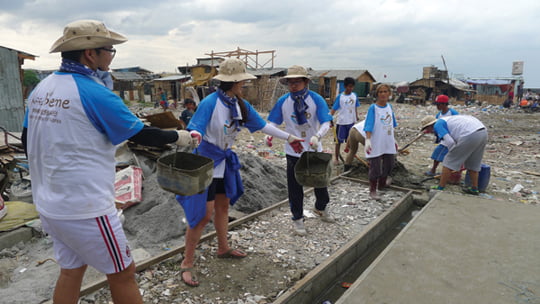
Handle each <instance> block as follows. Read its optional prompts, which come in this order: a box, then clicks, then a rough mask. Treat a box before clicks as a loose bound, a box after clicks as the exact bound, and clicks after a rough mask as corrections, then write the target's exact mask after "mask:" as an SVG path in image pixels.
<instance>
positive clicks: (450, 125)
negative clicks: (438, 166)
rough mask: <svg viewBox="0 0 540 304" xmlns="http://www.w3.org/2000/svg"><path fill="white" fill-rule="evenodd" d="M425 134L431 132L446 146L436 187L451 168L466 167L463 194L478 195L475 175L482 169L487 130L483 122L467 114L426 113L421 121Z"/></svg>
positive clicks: (448, 174) (440, 186) (446, 179)
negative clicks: (468, 183) (466, 183)
mask: <svg viewBox="0 0 540 304" xmlns="http://www.w3.org/2000/svg"><path fill="white" fill-rule="evenodd" d="M421 124H422V130H423V131H424V132H425V133H434V134H435V136H437V139H439V140H440V142H441V145H444V146H445V147H447V148H448V154H446V156H445V157H444V160H443V163H442V164H443V169H442V175H441V179H440V181H439V185H438V186H437V187H436V188H435V189H436V190H444V187H446V183H447V182H448V179H449V178H450V174H452V171H458V170H461V165H462V164H463V166H464V167H465V168H466V169H467V171H468V173H469V176H470V178H471V186H470V187H466V188H463V191H464V192H465V193H469V194H473V195H478V194H479V191H478V174H479V172H480V169H481V168H482V157H483V155H484V149H485V147H486V144H487V139H488V133H487V130H486V127H485V126H484V124H483V123H482V122H481V121H480V120H478V119H477V118H475V117H473V116H469V115H452V116H445V117H441V118H439V119H436V118H435V117H433V116H430V115H428V116H426V117H424V118H423V119H422V121H421Z"/></svg>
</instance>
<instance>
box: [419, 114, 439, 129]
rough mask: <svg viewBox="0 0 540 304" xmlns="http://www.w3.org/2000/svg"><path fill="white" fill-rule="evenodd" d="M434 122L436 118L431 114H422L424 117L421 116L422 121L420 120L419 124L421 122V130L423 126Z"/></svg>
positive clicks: (425, 126)
mask: <svg viewBox="0 0 540 304" xmlns="http://www.w3.org/2000/svg"><path fill="white" fill-rule="evenodd" d="M436 122H437V118H435V117H434V116H431V115H427V116H424V118H422V121H421V122H420V124H422V130H424V129H425V128H427V127H429V126H431V125H433V124H435V123H436Z"/></svg>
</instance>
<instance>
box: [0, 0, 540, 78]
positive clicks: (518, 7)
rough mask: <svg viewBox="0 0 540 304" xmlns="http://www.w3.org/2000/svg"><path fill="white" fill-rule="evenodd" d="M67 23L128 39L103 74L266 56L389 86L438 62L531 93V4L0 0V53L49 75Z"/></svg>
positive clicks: (533, 0) (539, 63) (539, 5)
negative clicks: (519, 76) (516, 72)
mask: <svg viewBox="0 0 540 304" xmlns="http://www.w3.org/2000/svg"><path fill="white" fill-rule="evenodd" d="M77 19H98V20H102V21H104V22H105V24H106V25H107V26H108V27H109V28H111V29H113V30H115V31H117V32H120V33H122V34H124V35H126V36H127V37H128V39H129V41H128V42H126V43H124V44H121V45H117V46H116V48H117V50H118V53H117V56H116V58H115V60H114V61H113V64H112V66H111V67H112V68H120V67H128V66H140V67H143V68H146V69H149V70H151V71H154V72H176V67H177V66H179V65H186V64H193V63H195V61H196V60H195V58H198V57H206V56H205V54H206V53H210V52H211V51H215V52H221V51H230V50H235V49H236V48H237V47H240V48H243V49H247V50H253V51H254V50H259V51H264V50H276V56H277V57H276V59H275V66H276V67H288V66H290V65H293V64H299V65H303V66H306V67H311V68H313V69H332V68H334V69H366V70H368V71H369V72H371V73H372V74H373V76H374V77H375V78H376V80H377V81H387V82H397V81H414V80H416V79H418V78H421V77H422V67H424V66H430V65H433V66H436V67H438V68H440V69H444V65H443V60H442V57H441V56H444V59H445V61H446V65H447V68H448V71H449V73H450V74H451V75H453V76H458V75H464V76H465V77H469V78H476V77H509V76H511V73H512V62H514V61H523V62H524V74H523V77H524V80H525V87H536V88H540V52H539V51H540V38H539V36H540V32H539V29H540V26H539V25H540V1H538V0H513V1H502V0H491V1H487V0H446V1H437V0H435V1H433V0H370V1H360V0H345V1H342V0H332V1H325V0H309V1H304V0H289V1H283V0H227V1H225V0H153V1H139V0H91V1H78V0H0V37H1V38H0V45H2V46H5V47H9V48H14V49H17V50H20V51H24V52H27V53H30V54H33V55H37V56H39V57H38V58H37V59H36V60H35V61H26V62H25V64H24V66H23V67H24V68H38V69H55V68H57V67H58V65H59V61H60V59H59V55H58V54H49V53H48V51H49V49H50V47H51V45H52V43H53V42H54V41H55V40H56V39H57V38H59V37H60V36H61V34H62V31H63V27H64V25H66V24H67V23H69V22H71V21H74V20H77ZM260 58H261V59H260V60H262V61H266V60H268V59H269V58H270V57H269V56H266V57H265V56H262V57H260ZM385 75H386V78H384V77H385Z"/></svg>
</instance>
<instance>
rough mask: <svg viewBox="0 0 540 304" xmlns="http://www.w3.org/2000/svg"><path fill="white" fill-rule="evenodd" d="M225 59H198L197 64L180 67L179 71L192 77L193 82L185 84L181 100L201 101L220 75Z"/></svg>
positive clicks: (181, 92)
mask: <svg viewBox="0 0 540 304" xmlns="http://www.w3.org/2000/svg"><path fill="white" fill-rule="evenodd" d="M224 60H225V59H224V58H220V57H213V58H197V64H195V65H185V66H179V67H178V71H179V72H180V73H182V74H183V75H186V76H191V81H187V82H184V83H183V84H182V88H181V90H180V98H181V99H185V98H192V99H194V100H195V101H197V100H201V99H203V98H204V97H206V95H208V93H209V92H210V91H211V90H210V82H211V80H212V78H213V77H214V76H216V75H217V74H218V70H217V69H218V67H219V64H220V63H221V62H223V61H224Z"/></svg>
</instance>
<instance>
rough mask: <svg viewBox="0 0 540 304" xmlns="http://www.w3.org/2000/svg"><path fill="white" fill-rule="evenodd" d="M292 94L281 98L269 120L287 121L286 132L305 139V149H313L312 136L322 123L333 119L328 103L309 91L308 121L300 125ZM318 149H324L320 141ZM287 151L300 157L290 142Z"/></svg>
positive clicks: (303, 144) (274, 121) (307, 100)
mask: <svg viewBox="0 0 540 304" xmlns="http://www.w3.org/2000/svg"><path fill="white" fill-rule="evenodd" d="M290 95H291V94H290V93H287V94H285V95H283V96H281V98H279V100H278V101H277V102H276V104H275V105H274V107H273V108H272V110H271V111H270V114H269V115H268V121H270V122H272V123H274V124H276V125H280V124H282V123H283V122H285V132H287V133H289V134H292V135H294V136H297V137H300V138H302V139H304V142H303V143H302V146H303V147H304V151H311V148H310V146H309V141H310V139H311V137H312V136H314V135H316V134H317V131H318V130H319V127H320V126H321V124H323V123H325V122H328V121H331V120H332V116H331V115H330V111H329V109H328V105H327V104H326V101H325V100H324V99H323V98H322V97H321V96H320V95H319V94H317V93H315V92H313V91H309V93H308V96H307V97H306V99H305V102H306V104H307V106H308V108H307V110H306V119H307V122H306V123H305V124H302V125H299V124H298V123H297V121H296V115H295V113H294V100H293V99H292V98H291V97H290ZM317 151H318V152H321V151H322V144H321V142H319V147H318V148H317ZM285 153H286V154H287V155H291V156H295V157H300V155H301V153H296V152H294V150H293V148H292V147H291V146H290V145H289V144H288V143H286V144H285Z"/></svg>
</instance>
